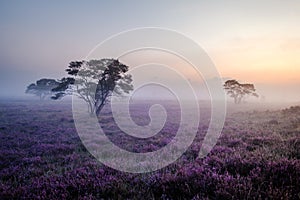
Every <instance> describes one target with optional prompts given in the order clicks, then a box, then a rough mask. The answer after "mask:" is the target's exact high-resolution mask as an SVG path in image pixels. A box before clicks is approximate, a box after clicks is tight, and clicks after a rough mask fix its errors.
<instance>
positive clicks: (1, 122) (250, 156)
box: [0, 100, 300, 199]
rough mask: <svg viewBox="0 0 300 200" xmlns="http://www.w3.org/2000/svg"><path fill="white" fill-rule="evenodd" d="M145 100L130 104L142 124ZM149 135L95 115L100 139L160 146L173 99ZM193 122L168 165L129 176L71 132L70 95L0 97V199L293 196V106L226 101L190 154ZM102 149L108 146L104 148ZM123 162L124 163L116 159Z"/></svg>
mask: <svg viewBox="0 0 300 200" xmlns="http://www.w3.org/2000/svg"><path fill="white" fill-rule="evenodd" d="M149 105H150V103H149V102H138V103H135V104H133V105H131V114H132V118H133V120H134V121H135V122H136V123H137V124H140V125H145V124H147V123H149V117H148V114H147V113H148V108H149ZM163 105H164V106H165V108H166V110H167V114H168V118H167V121H166V124H165V126H164V128H163V129H162V130H161V131H160V132H159V133H158V134H157V135H155V136H154V137H151V138H150V139H134V138H133V137H129V136H127V135H126V134H124V133H122V131H120V130H119V129H118V127H117V126H116V124H115V123H114V120H113V117H112V115H111V114H112V113H111V111H110V109H109V107H105V108H104V109H103V111H102V114H101V116H100V118H99V121H100V122H101V126H102V127H103V129H104V130H106V133H107V136H108V138H109V139H110V140H111V141H112V142H114V143H115V144H116V145H118V146H119V147H121V148H123V149H126V150H128V151H132V152H149V151H155V150H157V149H160V148H161V147H163V146H165V145H166V144H168V143H169V142H170V141H171V140H172V138H173V137H174V136H175V134H176V131H177V129H178V123H179V120H180V117H179V116H180V111H179V108H178V105H177V104H176V103H174V102H164V103H163ZM200 107H201V108H200V113H201V121H200V124H199V128H198V132H197V136H196V138H195V139H194V141H193V143H192V145H191V146H190V147H189V149H188V150H187V151H186V152H185V153H184V154H183V155H182V156H181V157H180V158H179V159H178V160H177V161H176V162H175V163H173V164H171V165H169V166H167V167H165V168H163V169H160V170H157V171H155V172H150V173H142V174H132V173H125V172H121V171H117V170H114V169H111V168H109V167H106V166H105V165H103V164H101V163H100V162H98V161H97V159H95V158H94V157H93V156H91V154H90V153H89V152H88V151H87V149H86V148H85V146H84V145H83V144H82V143H81V140H80V138H79V136H78V134H77V132H76V129H75V124H74V119H73V117H72V105H71V102H70V101H60V102H52V101H28V100H24V101H23V100H22V101H21V100H19V101H17V100H14V101H7V100H1V102H0V197H1V199H300V187H299V185H300V107H297V106H293V107H291V106H287V105H286V106H280V107H272V106H269V107H267V106H263V105H260V106H253V105H252V104H251V105H247V104H243V105H237V106H235V105H229V106H228V113H227V117H226V121H225V125H224V128H223V131H222V133H221V137H220V138H219V140H218V142H217V144H216V146H215V147H214V148H213V150H212V151H211V152H210V153H209V154H208V156H206V157H204V158H198V152H199V150H200V147H201V144H202V141H203V138H204V136H205V134H206V131H207V129H208V125H209V120H210V107H209V104H207V103H205V102H203V103H200ZM108 154H109V152H108ZM124 164H126V163H124Z"/></svg>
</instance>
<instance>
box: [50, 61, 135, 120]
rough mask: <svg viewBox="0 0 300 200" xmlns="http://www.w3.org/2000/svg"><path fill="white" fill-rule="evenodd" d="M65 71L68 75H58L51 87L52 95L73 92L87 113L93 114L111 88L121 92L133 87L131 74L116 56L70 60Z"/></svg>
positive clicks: (56, 95)
mask: <svg viewBox="0 0 300 200" xmlns="http://www.w3.org/2000/svg"><path fill="white" fill-rule="evenodd" d="M66 71H67V73H68V75H69V77H64V78H62V79H61V80H60V81H59V82H60V83H59V85H58V86H57V87H55V88H53V89H52V91H53V92H55V94H54V95H53V96H52V99H54V100H56V99H60V98H62V97H64V96H65V95H69V94H74V95H76V96H78V97H79V98H81V99H83V100H84V101H85V102H86V103H87V105H88V109H89V112H90V113H91V114H92V113H95V114H96V115H97V116H98V115H99V113H100V111H101V109H102V108H103V106H104V105H105V103H106V102H107V101H108V97H110V96H111V95H112V92H115V94H117V95H123V94H124V93H129V92H130V91H131V90H133V86H132V84H131V82H132V78H131V75H130V74H126V72H127V71H128V66H126V65H124V64H122V63H120V62H119V60H115V59H101V60H90V61H72V62H70V64H69V66H68V68H67V69H66Z"/></svg>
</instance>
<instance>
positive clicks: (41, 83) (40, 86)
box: [25, 78, 59, 100]
mask: <svg viewBox="0 0 300 200" xmlns="http://www.w3.org/2000/svg"><path fill="white" fill-rule="evenodd" d="M58 85H59V82H58V81H56V80H54V79H47V78H43V79H40V80H38V81H36V83H32V84H30V85H29V86H27V89H26V91H25V93H27V94H34V95H36V96H38V97H40V99H41V100H42V99H45V98H46V97H47V96H50V95H53V91H52V89H54V88H56V87H57V86H58Z"/></svg>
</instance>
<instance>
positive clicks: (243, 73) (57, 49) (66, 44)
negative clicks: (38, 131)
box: [0, 0, 300, 101]
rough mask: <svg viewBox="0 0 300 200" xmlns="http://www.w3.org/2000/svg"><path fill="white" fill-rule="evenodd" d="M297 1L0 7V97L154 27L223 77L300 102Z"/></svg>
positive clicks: (54, 3)
mask: <svg viewBox="0 0 300 200" xmlns="http://www.w3.org/2000/svg"><path fill="white" fill-rule="evenodd" d="M299 22H300V1H299V0H294V1H292V0H287V1H282V0H249V1H246V0H245V1H233V0H226V1H221V0H219V1H217V0H212V1H196V0H195V1H176V0H175V1H174V0H173V1H171V0H169V1H167V0H166V1H130V0H127V1H76V0H75V1H74V0H73V1H58V0H56V1H55V0H54V1H53V0H52V1H50V0H49V1H47V0H46V1H38V0H36V1H32V0H29V1H14V0H12V1H4V0H1V1H0V70H1V73H0V90H1V94H0V96H20V95H23V94H24V91H25V89H26V86H27V85H29V84H30V83H31V82H34V81H35V80H37V79H39V78H43V77H53V78H60V77H62V76H64V75H65V74H64V69H65V68H66V67H67V66H68V63H69V62H70V61H72V60H80V59H83V58H85V57H86V56H87V54H88V53H89V52H90V51H91V50H92V49H93V48H94V47H95V46H96V45H97V44H99V43H100V42H102V41H103V40H105V39H106V38H108V37H110V36H111V35H114V34H117V33H119V32H121V31H125V30H129V29H134V28H139V27H161V28H167V29H171V30H175V31H178V32H180V33H182V34H184V35H186V36H187V37H189V38H191V39H192V40H194V41H195V42H196V43H197V44H198V45H200V46H201V47H202V48H203V49H204V50H205V51H206V52H207V54H208V55H209V56H210V58H211V59H212V61H213V62H214V64H215V66H216V68H217V69H218V71H219V72H220V74H221V76H222V77H228V78H234V79H237V80H239V81H241V82H250V83H254V84H255V85H256V87H257V89H258V91H259V92H260V93H262V94H263V95H264V96H265V97H266V98H269V99H272V98H277V99H278V100H282V101H283V100H284V101H285V100H286V101H300V95H299V94H300V90H299V88H300V87H299V86H300V59H299V55H300V26H299Z"/></svg>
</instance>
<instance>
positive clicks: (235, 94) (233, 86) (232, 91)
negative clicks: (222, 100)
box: [224, 80, 258, 104]
mask: <svg viewBox="0 0 300 200" xmlns="http://www.w3.org/2000/svg"><path fill="white" fill-rule="evenodd" d="M224 89H225V90H226V91H227V94H228V95H229V96H230V97H232V98H233V99H234V103H236V104H239V103H241V101H242V99H243V98H244V97H246V96H255V97H258V94H257V93H256V92H255V88H254V85H253V84H248V83H246V84H241V83H239V82H238V81H236V80H228V81H226V82H225V84H224Z"/></svg>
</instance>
